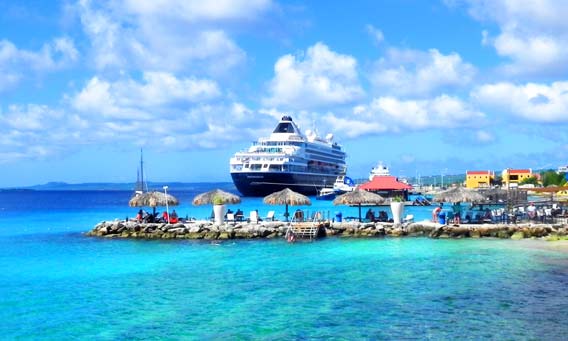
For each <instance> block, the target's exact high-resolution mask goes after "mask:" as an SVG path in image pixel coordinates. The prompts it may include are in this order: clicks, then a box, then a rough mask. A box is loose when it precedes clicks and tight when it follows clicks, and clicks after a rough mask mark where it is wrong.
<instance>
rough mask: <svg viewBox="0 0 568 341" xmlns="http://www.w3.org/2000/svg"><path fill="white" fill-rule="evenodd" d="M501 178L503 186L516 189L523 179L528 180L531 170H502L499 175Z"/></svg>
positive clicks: (531, 174)
mask: <svg viewBox="0 0 568 341" xmlns="http://www.w3.org/2000/svg"><path fill="white" fill-rule="evenodd" d="M501 176H502V178H503V185H505V186H508V187H516V186H518V185H519V183H520V182H521V181H523V180H524V179H528V178H530V177H532V176H533V173H532V170H531V169H511V168H507V169H504V170H503V172H502V173H501Z"/></svg>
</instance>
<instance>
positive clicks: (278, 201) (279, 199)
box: [263, 188, 312, 221]
mask: <svg viewBox="0 0 568 341" xmlns="http://www.w3.org/2000/svg"><path fill="white" fill-rule="evenodd" d="M263 202H264V203H265V204H267V205H286V212H285V213H284V217H285V218H286V221H288V216H289V213H288V205H290V206H304V205H311V204H312V202H311V201H310V198H308V197H307V196H305V195H303V194H300V193H297V192H294V191H293V190H291V189H289V188H284V189H283V190H281V191H278V192H274V193H272V194H269V195H267V196H265V197H264V200H263Z"/></svg>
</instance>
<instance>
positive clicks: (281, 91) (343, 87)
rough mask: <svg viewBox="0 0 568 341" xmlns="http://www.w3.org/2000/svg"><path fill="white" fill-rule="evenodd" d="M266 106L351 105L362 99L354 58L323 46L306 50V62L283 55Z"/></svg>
mask: <svg viewBox="0 0 568 341" xmlns="http://www.w3.org/2000/svg"><path fill="white" fill-rule="evenodd" d="M274 73H275V75H274V78H273V79H272V80H271V81H270V85H269V93H270V94H269V97H268V98H265V99H264V103H265V104H267V105H274V106H279V105H281V106H284V107H288V108H309V107H320V106H328V105H336V104H344V103H349V102H352V101H353V100H355V99H358V98H359V97H361V96H362V95H363V93H364V92H363V89H362V88H361V86H360V84H359V81H358V76H357V61H356V60H355V58H353V57H351V56H348V55H342V54H338V53H336V52H333V51H331V50H330V49H329V48H328V47H327V46H326V45H325V44H323V43H316V44H315V45H314V46H312V47H310V48H308V50H307V52H306V56H305V58H303V59H302V58H301V56H297V57H296V56H293V55H290V54H289V55H285V56H282V57H280V58H279V59H278V61H277V62H276V64H275V66H274Z"/></svg>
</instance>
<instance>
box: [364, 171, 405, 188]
mask: <svg viewBox="0 0 568 341" xmlns="http://www.w3.org/2000/svg"><path fill="white" fill-rule="evenodd" d="M359 188H361V189H364V190H368V191H388V190H405V189H412V186H410V185H407V184H405V183H403V182H400V181H398V180H397V179H396V177H395V176H383V175H379V176H375V177H374V178H373V180H371V181H369V182H366V183H364V184H362V185H360V186H359Z"/></svg>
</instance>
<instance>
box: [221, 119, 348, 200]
mask: <svg viewBox="0 0 568 341" xmlns="http://www.w3.org/2000/svg"><path fill="white" fill-rule="evenodd" d="M345 156H346V155H345V152H344V151H343V150H342V148H341V146H340V145H339V144H337V143H336V142H334V141H333V135H332V134H328V135H327V136H326V137H325V138H321V137H319V136H318V135H317V133H316V132H315V131H309V130H307V131H306V134H303V133H302V132H301V130H300V128H298V126H297V125H296V123H295V122H294V121H293V120H292V118H291V117H290V116H283V117H282V118H281V119H280V122H278V125H277V126H276V128H275V129H274V131H273V132H272V134H271V135H270V137H268V138H259V139H258V141H257V142H254V143H253V144H252V146H250V148H249V149H248V150H245V151H240V152H237V153H236V154H235V155H234V156H233V157H232V158H231V160H230V171H231V177H232V178H233V182H234V183H235V186H236V187H237V189H238V190H239V192H241V194H242V195H244V196H265V195H268V194H270V193H273V192H276V191H279V190H282V189H284V188H290V189H291V190H293V191H296V192H299V193H302V194H305V195H314V194H317V191H318V190H319V189H321V188H322V187H330V186H332V185H333V183H334V182H335V180H336V179H337V177H338V176H339V175H341V174H345V172H346V164H345Z"/></svg>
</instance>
